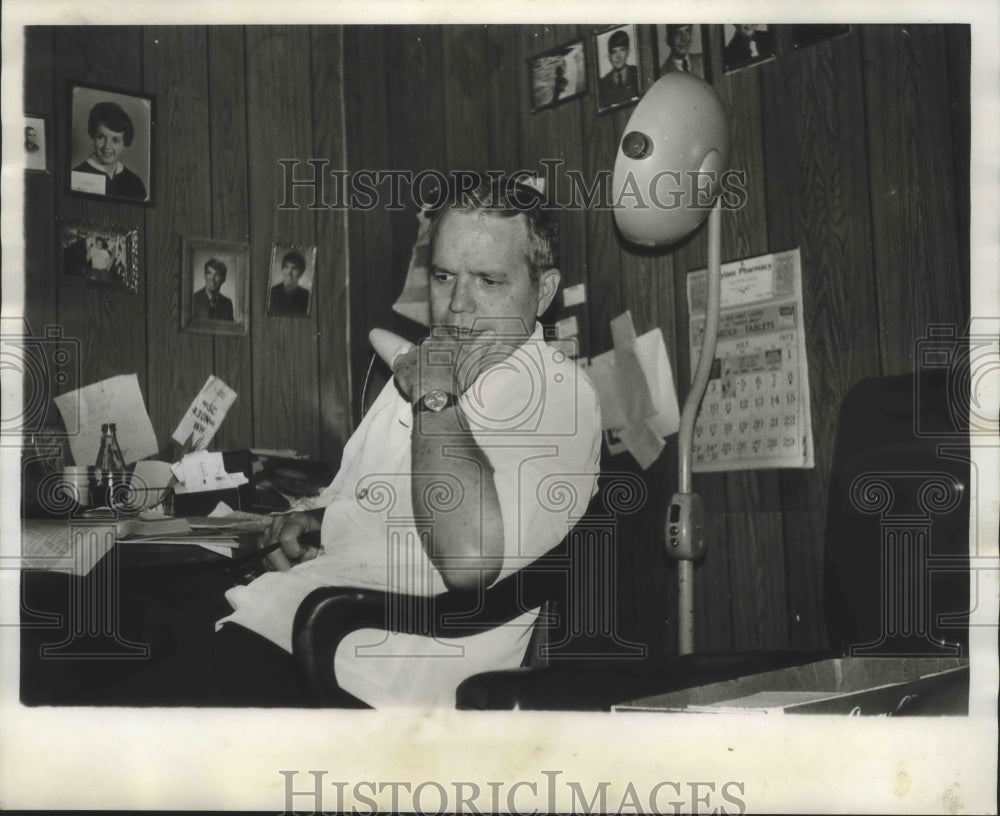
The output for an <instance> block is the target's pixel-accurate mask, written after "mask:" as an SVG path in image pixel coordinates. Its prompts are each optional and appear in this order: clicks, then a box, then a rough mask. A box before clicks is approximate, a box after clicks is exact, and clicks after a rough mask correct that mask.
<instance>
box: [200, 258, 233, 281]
mask: <svg viewBox="0 0 1000 816" xmlns="http://www.w3.org/2000/svg"><path fill="white" fill-rule="evenodd" d="M209 269H214V270H215V271H216V272H218V273H219V274H220V275H222V279H223V280H225V279H226V275H228V274H229V270H228V269H226V265H225V264H224V263H223V262H222V261H220V260H219V259H218V258H209V259H208V260H207V261H205V271H206V272H208V270H209Z"/></svg>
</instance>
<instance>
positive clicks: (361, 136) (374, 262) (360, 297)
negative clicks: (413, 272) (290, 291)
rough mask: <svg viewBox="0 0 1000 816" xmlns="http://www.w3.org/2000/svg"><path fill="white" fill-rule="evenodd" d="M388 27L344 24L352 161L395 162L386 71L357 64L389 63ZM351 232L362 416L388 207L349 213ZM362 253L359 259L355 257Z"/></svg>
mask: <svg viewBox="0 0 1000 816" xmlns="http://www.w3.org/2000/svg"><path fill="white" fill-rule="evenodd" d="M385 31H386V29H382V28H378V27H372V26H348V27H347V28H345V29H344V65H345V66H346V67H347V68H348V72H347V73H346V74H345V77H344V93H345V103H346V111H345V113H346V119H347V121H348V122H350V123H351V127H349V128H348V130H347V167H348V169H349V170H355V169H360V168H379V167H388V166H389V154H388V147H387V144H386V137H387V133H388V130H389V124H388V123H389V119H388V112H387V110H386V98H387V86H386V84H385V83H386V77H385V76H383V75H381V74H379V73H378V72H377V71H370V70H367V69H366V70H356V68H357V66H370V65H385V64H387V62H386V60H387V56H388V54H387V52H386V49H385V45H384V42H383V37H384V36H385ZM348 234H349V242H350V247H351V256H352V262H351V291H350V302H351V314H352V315H357V316H358V319H356V320H354V321H353V322H352V326H351V336H352V342H351V360H352V367H353V370H354V372H355V374H356V376H355V378H354V383H355V395H354V400H355V404H354V410H355V414H354V416H355V419H359V418H360V409H361V405H360V401H361V398H362V396H363V395H362V393H361V390H362V388H363V387H364V381H365V375H366V373H367V371H368V361H369V358H370V354H371V352H370V347H369V344H368V337H367V334H368V330H369V329H370V328H371V327H372V326H373V325H374V326H378V325H383V324H381V323H375V322H372V321H371V317H372V315H376V314H378V315H383V314H385V313H386V312H388V306H387V304H386V300H387V298H386V290H385V288H381V287H380V284H382V278H381V275H382V274H384V273H383V272H382V270H386V269H390V268H391V265H392V251H391V235H392V233H391V229H390V223H389V219H388V218H387V217H386V213H385V212H383V211H382V210H380V209H378V210H372V211H355V210H352V211H351V212H350V213H349V214H348ZM354 259H356V260H354ZM380 373H381V381H379V378H378V377H377V376H376V377H375V378H373V379H375V382H373V383H372V384H371V385H369V387H368V395H369V399H371V398H372V395H374V394H377V393H378V386H379V385H380V384H382V383H384V382H385V381H386V376H385V371H384V369H383V370H381V372H380Z"/></svg>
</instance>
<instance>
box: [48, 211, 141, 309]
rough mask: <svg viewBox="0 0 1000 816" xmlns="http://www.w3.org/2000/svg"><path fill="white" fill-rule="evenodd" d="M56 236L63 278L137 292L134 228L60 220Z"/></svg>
mask: <svg viewBox="0 0 1000 816" xmlns="http://www.w3.org/2000/svg"><path fill="white" fill-rule="evenodd" d="M57 236H58V237H57V241H58V246H57V258H58V263H59V266H60V268H61V270H62V275H63V280H64V281H66V282H70V281H79V282H82V283H89V284H95V285H98V286H107V287H111V288H113V289H120V290H122V291H125V292H130V293H132V294H133V295H134V294H137V293H138V292H139V230H138V228H136V227H126V226H120V225H113V224H94V223H88V222H83V221H69V220H60V221H59V222H58V229H57Z"/></svg>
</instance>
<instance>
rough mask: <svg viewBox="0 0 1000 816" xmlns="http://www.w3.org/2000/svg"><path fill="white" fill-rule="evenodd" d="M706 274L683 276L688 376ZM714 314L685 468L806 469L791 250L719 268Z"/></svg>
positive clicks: (804, 381) (808, 443) (805, 389)
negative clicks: (711, 354)
mask: <svg viewBox="0 0 1000 816" xmlns="http://www.w3.org/2000/svg"><path fill="white" fill-rule="evenodd" d="M706 279H707V270H705V269H699V270H696V271H694V272H691V273H689V274H688V278H687V300H688V314H689V315H690V321H689V325H690V338H689V339H690V348H691V371H692V372H694V370H695V368H696V367H697V364H698V353H699V351H700V349H701V341H702V335H703V334H704V329H705V306H706V298H707V288H706V286H707V284H706ZM721 304H722V310H721V313H720V318H719V335H718V345H717V347H716V351H715V360H714V362H713V364H712V372H711V375H710V377H709V382H708V389H707V391H706V393H705V398H704V399H703V400H702V404H701V409H700V410H699V412H698V418H697V420H696V422H695V428H694V447H693V451H692V468H693V470H694V471H695V472H699V473H705V472H711V471H720V470H747V469H752V468H811V467H813V464H814V460H813V435H812V421H811V414H810V408H809V369H808V365H807V361H806V340H805V326H804V324H803V315H802V271H801V266H800V260H799V250H798V249H793V250H789V251H787V252H778V253H775V254H772V255H762V256H760V257H758V258H749V259H746V260H742V261H733V262H732V263H727V264H723V265H722V292H721Z"/></svg>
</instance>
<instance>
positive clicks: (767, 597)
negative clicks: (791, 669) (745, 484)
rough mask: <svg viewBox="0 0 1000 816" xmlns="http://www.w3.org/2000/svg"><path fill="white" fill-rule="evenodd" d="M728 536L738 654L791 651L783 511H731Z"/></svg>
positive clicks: (735, 641)
mask: <svg viewBox="0 0 1000 816" xmlns="http://www.w3.org/2000/svg"><path fill="white" fill-rule="evenodd" d="M727 533H728V536H729V549H730V558H729V572H730V591H731V592H732V621H731V626H732V630H733V648H734V649H735V650H736V651H758V650H771V649H785V648H787V646H788V620H787V610H786V608H785V570H784V561H783V559H782V552H781V513H780V512H767V513H746V512H731V513H729V514H728V519H727ZM776 556H777V557H776Z"/></svg>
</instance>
